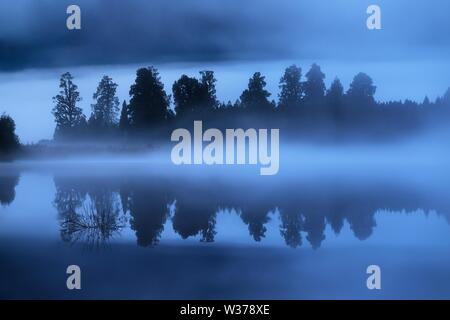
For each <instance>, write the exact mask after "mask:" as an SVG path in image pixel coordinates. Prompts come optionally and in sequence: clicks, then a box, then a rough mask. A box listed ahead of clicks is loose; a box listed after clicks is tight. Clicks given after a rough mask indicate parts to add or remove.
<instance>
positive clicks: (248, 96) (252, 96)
mask: <svg viewBox="0 0 450 320" xmlns="http://www.w3.org/2000/svg"><path fill="white" fill-rule="evenodd" d="M265 87H266V81H265V77H264V76H262V75H261V73H259V72H255V73H254V74H253V76H252V77H251V78H250V80H249V81H248V88H247V89H245V90H244V92H242V94H241V105H242V107H244V108H246V109H247V110H250V111H259V112H265V111H270V110H272V109H273V107H274V105H273V104H272V103H271V102H270V101H269V100H268V98H269V97H270V96H271V94H270V93H269V91H267V90H266V89H265Z"/></svg>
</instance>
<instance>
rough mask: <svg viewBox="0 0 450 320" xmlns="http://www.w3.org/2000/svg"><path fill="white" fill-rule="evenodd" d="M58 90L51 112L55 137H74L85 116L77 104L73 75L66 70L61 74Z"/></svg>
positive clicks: (81, 127) (77, 94)
mask: <svg viewBox="0 0 450 320" xmlns="http://www.w3.org/2000/svg"><path fill="white" fill-rule="evenodd" d="M59 87H60V89H61V90H60V92H59V94H58V95H56V96H55V97H53V102H54V103H55V106H54V107H53V110H52V113H53V115H54V116H55V122H56V129H55V138H68V137H75V136H77V135H79V134H80V131H81V130H82V129H83V127H85V125H86V117H85V116H84V115H83V111H82V110H81V108H80V107H78V106H77V103H78V102H80V101H81V97H80V93H79V92H78V87H77V85H76V84H74V83H73V76H72V75H71V74H70V73H69V72H66V73H64V74H63V75H61V79H60V83H59Z"/></svg>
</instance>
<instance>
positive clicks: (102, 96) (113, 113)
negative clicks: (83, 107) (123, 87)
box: [89, 76, 119, 131]
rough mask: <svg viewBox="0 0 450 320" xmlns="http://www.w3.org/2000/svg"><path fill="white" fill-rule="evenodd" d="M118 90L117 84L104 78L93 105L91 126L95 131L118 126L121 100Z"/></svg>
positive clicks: (99, 85) (106, 77)
mask: <svg viewBox="0 0 450 320" xmlns="http://www.w3.org/2000/svg"><path fill="white" fill-rule="evenodd" d="M116 90H117V84H116V83H114V82H113V81H112V79H111V78H110V77H108V76H103V78H102V79H101V81H100V83H99V84H98V87H97V91H96V92H95V93H94V95H93V98H94V100H95V103H94V104H92V105H91V107H92V114H91V117H90V119H89V124H90V125H91V127H92V128H93V129H94V130H97V131H102V130H105V129H110V128H112V127H114V126H115V125H116V124H117V114H118V112H119V98H118V97H117V96H116Z"/></svg>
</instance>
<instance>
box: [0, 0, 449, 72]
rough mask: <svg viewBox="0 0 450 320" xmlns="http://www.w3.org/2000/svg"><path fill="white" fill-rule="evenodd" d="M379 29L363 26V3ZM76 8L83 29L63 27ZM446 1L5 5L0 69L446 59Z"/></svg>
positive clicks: (0, 11) (43, 0)
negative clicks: (377, 14)
mask: <svg viewBox="0 0 450 320" xmlns="http://www.w3.org/2000/svg"><path fill="white" fill-rule="evenodd" d="M372 3H378V4H379V5H380V6H381V8H382V15H383V16H382V19H383V20H382V21H383V30H381V31H372V32H371V31H368V30H367V29H366V28H365V19H366V14H365V10H366V8H367V6H368V5H369V4H372ZM69 4H78V5H79V6H80V7H81V11H82V30H80V31H69V30H67V29H66V26H65V25H66V23H65V20H66V17H67V15H66V13H65V12H66V8H67V6H68V5H69ZM449 9H450V3H449V2H448V1H447V0H436V1H425V0H415V1H407V0H394V1H387V0H378V1H366V0H322V1H311V0H128V1H123V0H78V1H65V0H63V1H61V0H59V1H54V0H40V1H34V0H14V1H13V0H6V1H2V2H1V3H0V69H3V70H7V69H21V68H29V67H52V66H64V65H85V64H116V63H135V62H184V61H221V60H228V59H233V60H238V59H251V60H253V59H285V58H286V59H292V58H298V59H324V58H325V59H338V58H339V59H376V58H383V59H394V58H402V59H404V58H408V57H413V56H414V58H417V57H418V56H419V57H420V56H423V57H425V58H429V59H431V58H436V57H448V54H449V47H450V39H449V37H448V36H447V34H448V31H449V30H450V19H447V13H448V12H449Z"/></svg>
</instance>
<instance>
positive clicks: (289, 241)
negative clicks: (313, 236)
mask: <svg viewBox="0 0 450 320" xmlns="http://www.w3.org/2000/svg"><path fill="white" fill-rule="evenodd" d="M280 218H281V225H280V233H281V236H282V237H283V238H284V241H285V243H286V245H288V246H289V247H291V248H297V247H300V246H301V245H302V235H301V233H300V231H301V228H302V225H303V218H302V216H301V215H300V214H298V213H286V212H283V211H281V212H280Z"/></svg>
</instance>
